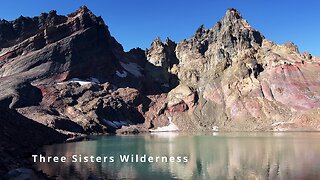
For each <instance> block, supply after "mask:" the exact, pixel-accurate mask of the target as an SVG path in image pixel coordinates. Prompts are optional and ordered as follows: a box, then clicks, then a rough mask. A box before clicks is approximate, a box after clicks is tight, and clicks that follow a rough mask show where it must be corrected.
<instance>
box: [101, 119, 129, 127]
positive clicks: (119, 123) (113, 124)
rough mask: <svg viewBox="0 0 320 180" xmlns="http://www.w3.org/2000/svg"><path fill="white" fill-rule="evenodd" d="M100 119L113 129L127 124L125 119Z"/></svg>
mask: <svg viewBox="0 0 320 180" xmlns="http://www.w3.org/2000/svg"><path fill="white" fill-rule="evenodd" d="M102 121H103V122H104V123H105V124H106V125H107V126H111V127H113V128H115V129H118V128H121V127H122V126H127V125H128V123H127V122H126V121H109V120H107V119H102Z"/></svg>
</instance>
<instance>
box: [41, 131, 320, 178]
mask: <svg viewBox="0 0 320 180" xmlns="http://www.w3.org/2000/svg"><path fill="white" fill-rule="evenodd" d="M43 151H44V152H45V153H46V155H47V156H48V155H60V156H61V155H64V156H68V157H71V156H72V155H74V154H81V155H82V156H85V155H89V156H90V155H93V156H114V157H115V161H114V162H113V163H110V162H107V163H72V162H70V161H68V162H66V163H37V164H36V165H35V166H36V167H37V168H38V169H41V170H43V171H44V172H46V173H48V174H50V175H57V176H58V177H59V178H60V179H86V178H87V177H89V176H95V177H103V178H106V179H108V178H110V179H172V178H176V179H320V134H319V133H281V134H280V133H218V134H215V135H214V136H213V135H181V134H172V133H171V134H163V133H161V134H150V135H139V136H105V137H100V138H97V139H94V140H91V141H82V142H76V143H67V144H60V145H53V146H47V147H45V148H44V149H43ZM123 154H139V155H143V154H146V155H147V156H153V157H155V156H174V157H175V156H188V159H189V161H188V162H187V163H183V162H181V163H177V162H175V163H168V162H157V163H122V162H120V161H119V160H118V158H117V157H118V156H119V155H123Z"/></svg>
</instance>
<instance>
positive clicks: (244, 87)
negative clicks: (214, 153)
mask: <svg viewBox="0 0 320 180" xmlns="http://www.w3.org/2000/svg"><path fill="white" fill-rule="evenodd" d="M158 44H160V43H158ZM159 46H160V45H159ZM152 49H154V44H153V46H152ZM174 52H175V53H176V57H177V59H178V63H177V64H176V65H175V66H174V68H171V69H170V71H168V72H172V69H174V72H176V73H175V74H176V75H177V77H178V79H179V83H180V85H184V86H188V87H189V88H190V89H191V90H192V91H193V93H194V94H196V95H197V96H196V97H197V98H196V100H197V101H196V103H195V104H196V105H195V107H194V108H190V109H189V110H188V111H185V110H184V109H186V108H185V107H180V109H181V110H180V111H177V112H174V113H171V114H170V115H171V116H172V117H173V122H175V123H176V124H178V126H180V129H184V130H203V129H207V130H211V129H212V128H213V127H215V128H217V127H218V129H219V130H241V131H256V130H257V131H259V130H288V129H300V130H301V129H312V130H317V129H319V127H320V126H319V125H320V124H319V117H317V115H316V114H318V112H319V109H318V108H319V107H320V101H319V100H320V99H319V97H320V96H319V95H320V92H319V87H320V84H319V80H318V78H317V77H318V76H319V70H320V65H319V58H317V57H314V56H312V55H310V54H309V53H302V54H300V53H299V51H298V47H297V46H295V45H294V44H293V43H285V44H283V45H278V44H275V43H273V42H272V41H270V40H268V39H266V38H265V37H264V36H263V35H262V34H261V33H260V32H259V31H257V30H255V29H254V28H253V27H251V26H250V25H249V23H248V22H247V21H246V20H245V19H244V18H242V16H241V15H240V13H239V12H238V11H237V10H235V9H229V10H227V12H226V15H225V17H223V18H222V19H221V21H219V22H218V23H217V24H216V25H215V26H214V27H212V28H210V29H205V28H204V27H203V26H200V27H199V29H198V30H197V31H196V33H195V35H194V36H193V37H191V38H190V39H186V40H184V41H182V42H178V43H177V45H176V49H175V51H174ZM156 57H162V56H161V55H159V54H158V55H157V56H156ZM151 59H152V58H151ZM177 88H179V86H178V87H177ZM174 91H176V90H175V89H173V90H172V92H174ZM170 93H171V92H169V94H170ZM169 102H170V99H169V100H168V105H169V104H170V103H169ZM170 109H171V108H170V107H169V108H168V111H170Z"/></svg>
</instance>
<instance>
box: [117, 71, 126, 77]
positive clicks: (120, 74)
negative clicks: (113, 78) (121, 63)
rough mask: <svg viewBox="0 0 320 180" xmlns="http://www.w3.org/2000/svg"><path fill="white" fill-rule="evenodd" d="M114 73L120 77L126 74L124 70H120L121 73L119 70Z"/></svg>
mask: <svg viewBox="0 0 320 180" xmlns="http://www.w3.org/2000/svg"><path fill="white" fill-rule="evenodd" d="M116 74H117V76H119V77H121V78H125V77H127V75H128V73H127V72H126V71H122V73H121V72H119V71H116Z"/></svg>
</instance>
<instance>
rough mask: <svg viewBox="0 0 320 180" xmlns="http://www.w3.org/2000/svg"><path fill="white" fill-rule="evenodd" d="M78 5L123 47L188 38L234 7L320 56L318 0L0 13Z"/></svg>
mask: <svg viewBox="0 0 320 180" xmlns="http://www.w3.org/2000/svg"><path fill="white" fill-rule="evenodd" d="M81 5H86V6H87V7H88V8H89V9H90V10H91V11H93V13H95V14H96V15H99V16H102V17H103V19H104V21H105V22H106V24H107V25H108V26H109V29H110V31H111V34H112V35H113V36H114V37H115V38H116V39H117V40H118V41H119V42H120V43H121V44H122V45H123V46H124V48H125V50H129V49H131V48H134V47H141V48H143V49H145V48H148V47H149V46H150V44H151V42H152V40H154V39H155V38H156V37H158V36H160V37H161V38H162V39H165V38H166V37H169V38H170V39H172V40H175V41H181V40H183V39H186V38H189V37H191V36H192V35H193V34H194V32H195V31H196V29H197V28H198V27H199V26H200V25H201V24H204V26H205V27H206V28H210V27H212V26H213V25H214V24H215V23H216V22H217V21H219V20H220V19H221V18H222V17H223V16H224V14H225V11H226V9H227V8H230V7H233V8H236V9H238V10H239V11H240V12H241V14H242V16H243V17H244V18H245V19H247V20H248V22H249V23H250V24H251V25H252V26H253V27H254V28H255V29H257V30H259V31H260V32H261V33H262V34H264V35H265V36H266V37H267V38H268V39H270V40H272V41H274V42H276V43H285V42H287V41H292V42H294V43H295V44H297V45H298V46H299V49H300V52H303V51H309V52H311V53H312V54H314V55H317V56H320V13H319V7H320V1H317V0H304V1H302V0H301V1H299V0H297V1H296V0H282V1H279V0H268V1H266V0H219V1H218V0H199V1H196V0H161V1H160V0H158V1H155V0H154V1H152V0H113V1H112V0H72V1H70V0H10V1H8V0H7V1H3V2H1V11H0V18H1V19H6V20H13V19H15V18H17V17H19V16H20V15H23V16H36V15H39V14H40V13H41V12H48V11H50V10H52V9H55V10H57V11H58V13H59V14H64V15H65V14H69V13H71V12H73V11H75V10H77V9H78V8H79V7H80V6H81Z"/></svg>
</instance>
